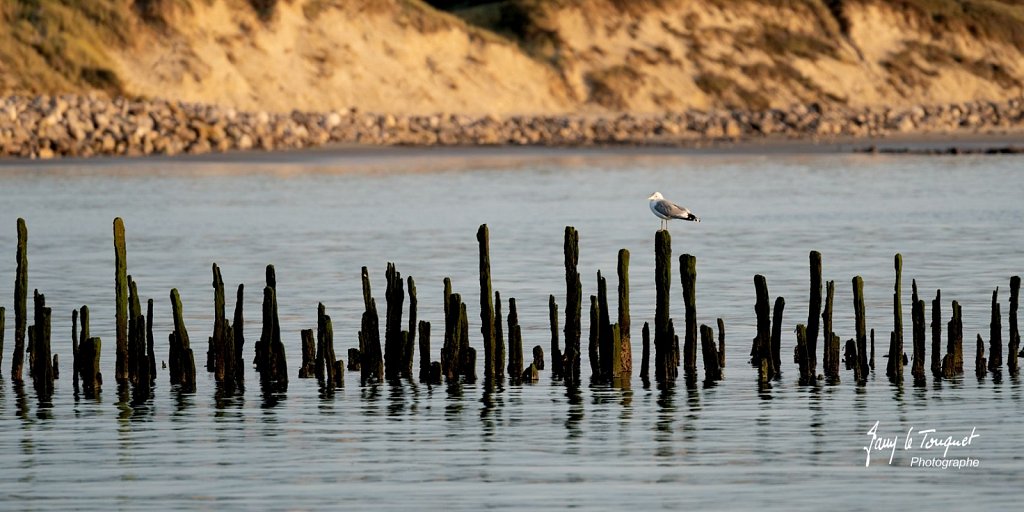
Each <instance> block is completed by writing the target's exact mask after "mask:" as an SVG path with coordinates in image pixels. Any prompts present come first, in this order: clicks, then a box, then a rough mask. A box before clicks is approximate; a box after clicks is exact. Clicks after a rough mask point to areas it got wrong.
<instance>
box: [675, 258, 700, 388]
mask: <svg viewBox="0 0 1024 512" xmlns="http://www.w3.org/2000/svg"><path fill="white" fill-rule="evenodd" d="M679 279H680V280H681V281H682V284H683V304H684V305H685V308H686V332H685V334H684V336H683V373H684V374H685V375H687V376H693V375H695V374H696V373H697V258H696V257H694V256H693V255H691V254H684V255H682V256H680V257H679Z"/></svg>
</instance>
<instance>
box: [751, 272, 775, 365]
mask: <svg viewBox="0 0 1024 512" xmlns="http://www.w3.org/2000/svg"><path fill="white" fill-rule="evenodd" d="M754 291H755V294H756V297H757V300H756V301H755V303H754V313H755V314H756V315H757V338H756V343H755V346H756V354H755V356H754V365H755V366H757V377H758V381H760V382H762V383H765V382H768V381H770V380H772V378H774V377H775V372H774V371H773V370H774V369H773V368H772V353H771V330H772V324H771V311H770V309H769V308H770V306H769V305H768V283H767V282H766V281H765V278H764V276H762V275H760V274H758V275H756V276H754Z"/></svg>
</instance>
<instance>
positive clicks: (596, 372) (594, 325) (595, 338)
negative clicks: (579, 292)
mask: <svg viewBox="0 0 1024 512" xmlns="http://www.w3.org/2000/svg"><path fill="white" fill-rule="evenodd" d="M600 329H601V327H600V313H599V312H598V305H597V296H596V295H591V296H590V337H589V338H588V341H589V343H588V344H587V355H588V357H589V359H590V378H591V379H597V380H600V379H601V351H600V349H599V348H598V343H599V342H600V341H599V340H600V337H601V334H600ZM509 332H511V327H510V328H509Z"/></svg>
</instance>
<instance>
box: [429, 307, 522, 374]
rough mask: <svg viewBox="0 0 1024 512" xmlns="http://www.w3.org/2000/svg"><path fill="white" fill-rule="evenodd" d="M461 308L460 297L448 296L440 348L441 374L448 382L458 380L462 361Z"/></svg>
mask: <svg viewBox="0 0 1024 512" xmlns="http://www.w3.org/2000/svg"><path fill="white" fill-rule="evenodd" d="M461 308H462V296H461V295H459V294H458V293H451V294H449V295H448V307H447V314H446V317H445V327H444V345H443V346H442V347H441V372H442V373H443V374H444V376H445V378H446V379H449V380H457V379H458V378H459V370H460V368H459V364H460V363H461V361H462V358H460V357H459V349H460V348H461V347H460V343H461V340H462V332H461V329H462V322H461V318H460V315H459V313H460V310H461ZM509 344H510V345H511V334H510V335H509Z"/></svg>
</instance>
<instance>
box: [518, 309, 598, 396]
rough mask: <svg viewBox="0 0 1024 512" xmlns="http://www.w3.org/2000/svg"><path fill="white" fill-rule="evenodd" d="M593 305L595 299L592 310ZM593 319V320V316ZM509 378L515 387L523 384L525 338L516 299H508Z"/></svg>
mask: <svg viewBox="0 0 1024 512" xmlns="http://www.w3.org/2000/svg"><path fill="white" fill-rule="evenodd" d="M593 304H594V299H593V297H592V298H591V307H592V308H593V307H594V306H593ZM591 318H593V314H592V315H591ZM591 364H593V363H591ZM508 378H509V382H510V383H511V384H512V385H513V386H516V385H519V384H522V380H523V337H522V333H521V332H520V330H519V313H518V312H517V311H516V299H514V298H510V299H508Z"/></svg>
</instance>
